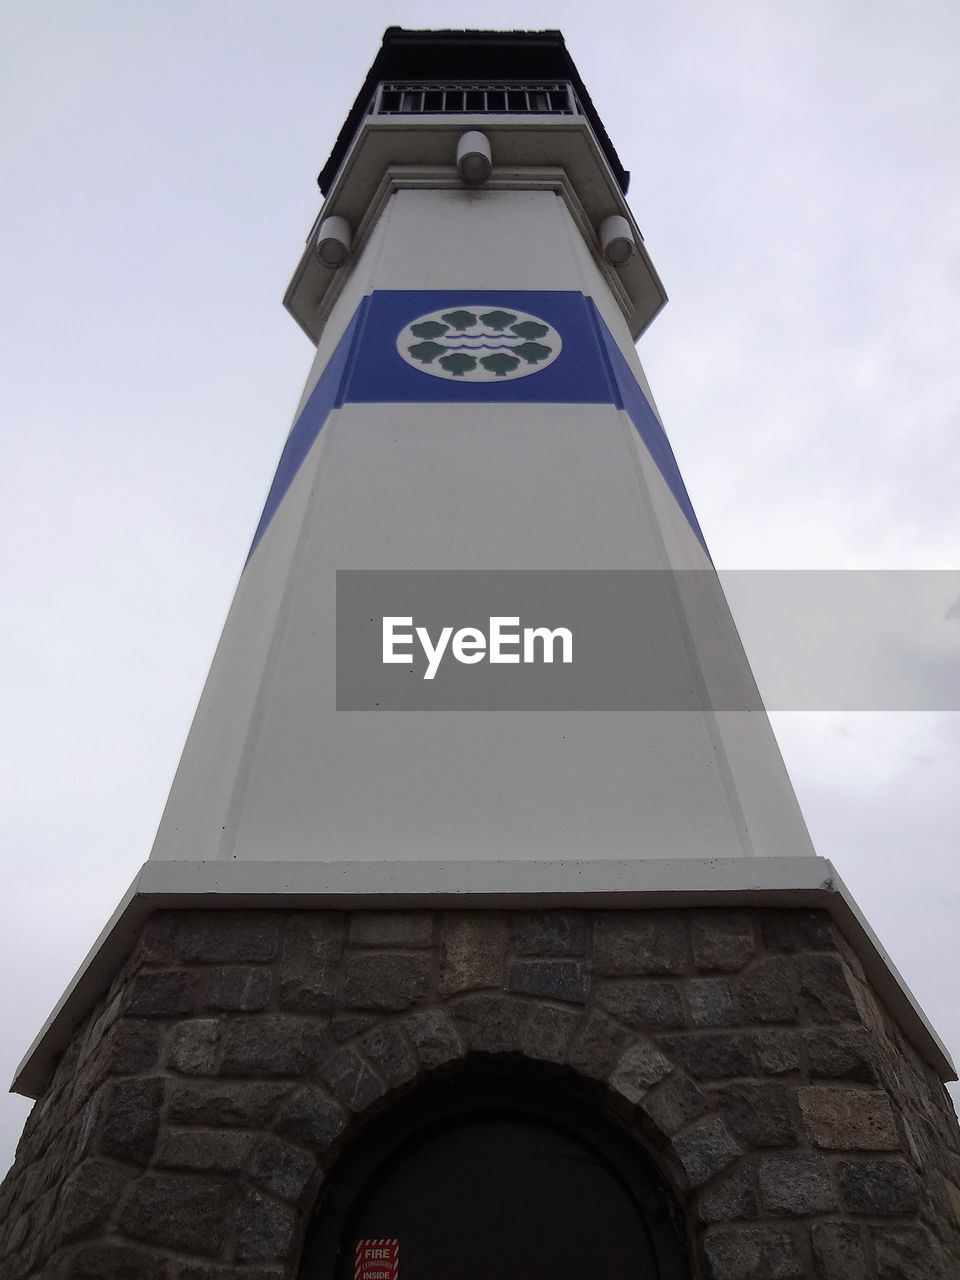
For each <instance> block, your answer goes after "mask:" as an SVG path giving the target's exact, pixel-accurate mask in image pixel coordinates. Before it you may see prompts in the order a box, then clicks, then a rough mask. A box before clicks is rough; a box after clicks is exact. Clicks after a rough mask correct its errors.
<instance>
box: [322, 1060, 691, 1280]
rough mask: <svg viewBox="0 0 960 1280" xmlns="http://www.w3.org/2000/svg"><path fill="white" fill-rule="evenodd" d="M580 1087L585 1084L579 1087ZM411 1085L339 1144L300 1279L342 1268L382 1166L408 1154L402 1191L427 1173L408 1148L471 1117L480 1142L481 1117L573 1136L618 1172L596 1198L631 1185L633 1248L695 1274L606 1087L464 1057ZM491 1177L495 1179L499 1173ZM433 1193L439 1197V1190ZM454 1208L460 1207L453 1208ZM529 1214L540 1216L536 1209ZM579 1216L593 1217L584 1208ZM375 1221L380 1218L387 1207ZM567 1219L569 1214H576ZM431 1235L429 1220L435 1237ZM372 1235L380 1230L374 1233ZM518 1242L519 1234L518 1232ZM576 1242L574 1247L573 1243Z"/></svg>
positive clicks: (670, 1212) (670, 1278)
mask: <svg viewBox="0 0 960 1280" xmlns="http://www.w3.org/2000/svg"><path fill="white" fill-rule="evenodd" d="M584 1084H586V1085H587V1087H586V1088H583V1087H580V1086H583V1085H584ZM409 1085H410V1087H408V1088H407V1089H405V1090H397V1091H394V1093H393V1095H392V1096H391V1097H390V1098H389V1101H388V1103H387V1105H381V1106H378V1107H373V1108H370V1109H369V1112H368V1113H367V1114H365V1115H359V1116H357V1117H355V1123H354V1124H353V1125H351V1126H350V1132H349V1133H348V1134H345V1135H344V1138H345V1141H344V1142H342V1143H341V1144H338V1145H339V1146H340V1151H339V1152H338V1154H337V1156H336V1158H334V1159H333V1160H332V1161H331V1163H330V1168H329V1170H328V1176H327V1178H326V1179H325V1183H324V1186H323V1187H321V1189H320V1196H319V1200H318V1203H317V1204H316V1205H315V1206H314V1208H313V1210H312V1211H311V1212H310V1215H309V1219H310V1220H309V1222H308V1224H307V1232H306V1240H305V1244H304V1250H303V1255H302V1260H301V1263H300V1267H301V1270H300V1271H299V1272H298V1275H302V1274H309V1275H311V1276H313V1275H314V1274H317V1275H321V1274H322V1275H324V1276H327V1275H329V1274H332V1273H333V1270H334V1267H335V1266H337V1265H339V1266H342V1265H343V1262H342V1259H341V1261H340V1262H339V1263H338V1262H337V1258H338V1251H339V1249H340V1248H341V1247H342V1246H343V1245H344V1244H345V1243H346V1240H347V1238H346V1237H345V1234H344V1233H345V1232H347V1230H348V1224H349V1222H350V1221H352V1220H355V1214H356V1212H358V1211H360V1212H362V1210H363V1206H364V1204H365V1203H366V1202H367V1200H368V1196H369V1192H370V1187H371V1186H373V1187H376V1186H377V1185H378V1182H379V1180H380V1179H381V1177H382V1176H383V1172H384V1170H385V1169H386V1170H389V1169H390V1168H391V1166H392V1165H393V1164H394V1163H395V1162H396V1161H399V1162H400V1163H401V1164H402V1163H403V1161H404V1160H407V1161H408V1168H407V1170H406V1171H405V1173H404V1177H403V1178H402V1179H401V1182H400V1183H399V1184H398V1186H399V1187H400V1188H402V1187H404V1186H405V1185H407V1182H406V1179H407V1177H408V1176H409V1174H410V1172H411V1170H412V1171H413V1173H414V1176H417V1174H419V1175H420V1176H421V1177H422V1176H423V1174H422V1167H421V1168H419V1169H418V1166H417V1161H416V1157H412V1156H410V1155H409V1154H405V1153H409V1152H410V1150H411V1148H413V1149H416V1148H417V1145H418V1143H420V1142H421V1141H422V1140H424V1139H427V1140H428V1141H433V1142H434V1143H435V1142H436V1139H437V1135H438V1134H440V1135H442V1134H443V1133H444V1131H445V1126H448V1125H450V1124H451V1123H452V1124H453V1125H454V1127H456V1126H457V1124H458V1123H459V1124H464V1123H465V1124H466V1125H467V1127H468V1128H471V1127H472V1130H473V1132H474V1134H479V1135H480V1136H481V1138H482V1137H483V1134H484V1133H486V1132H487V1131H486V1130H485V1129H484V1126H485V1125H486V1123H487V1120H486V1119H485V1117H490V1118H491V1119H493V1120H494V1122H495V1123H497V1124H498V1125H499V1126H500V1127H501V1128H503V1127H504V1126H505V1127H506V1129H507V1131H508V1132H509V1130H510V1128H511V1125H512V1124H515V1125H517V1126H519V1127H520V1128H521V1129H523V1128H528V1129H530V1130H532V1131H534V1130H535V1131H539V1132H550V1131H553V1132H554V1133H557V1134H561V1133H562V1134H564V1135H566V1136H565V1141H566V1142H570V1141H573V1142H574V1143H576V1144H578V1145H579V1146H581V1147H582V1148H584V1149H585V1150H591V1151H593V1152H594V1153H595V1159H593V1160H590V1161H587V1165H588V1166H589V1167H598V1168H602V1169H607V1170H608V1171H609V1174H610V1175H611V1176H612V1177H613V1181H612V1182H611V1183H610V1184H609V1190H608V1191H607V1192H606V1193H605V1197H604V1199H603V1200H602V1201H601V1202H600V1203H606V1200H607V1199H609V1197H610V1196H611V1195H616V1194H617V1188H618V1187H619V1188H624V1189H625V1190H624V1191H623V1195H624V1203H625V1204H626V1203H627V1202H628V1201H632V1204H633V1206H634V1208H633V1210H632V1211H631V1212H633V1213H636V1218H635V1219H634V1222H635V1224H636V1225H635V1227H634V1230H636V1231H638V1232H639V1233H640V1236H641V1237H642V1240H643V1241H646V1243H645V1244H644V1243H642V1241H641V1239H640V1238H638V1240H637V1245H636V1248H637V1249H640V1250H641V1251H642V1250H644V1249H649V1250H650V1258H649V1264H650V1265H651V1266H653V1267H656V1274H657V1275H658V1276H660V1277H662V1280H687V1277H689V1276H692V1275H693V1274H694V1272H693V1270H692V1267H691V1258H690V1249H689V1240H688V1236H687V1232H686V1230H685V1225H684V1223H683V1221H682V1215H681V1213H680V1206H679V1204H678V1203H677V1201H676V1198H675V1197H674V1195H673V1193H672V1191H671V1189H670V1188H669V1186H668V1185H667V1183H666V1180H665V1179H664V1178H663V1177H662V1175H661V1171H660V1169H659V1167H658V1165H657V1163H656V1162H655V1160H654V1159H653V1158H652V1157H651V1155H650V1152H649V1151H648V1150H647V1149H646V1147H645V1145H644V1144H643V1143H642V1142H640V1141H638V1140H637V1135H636V1134H635V1133H633V1132H631V1131H630V1130H629V1128H628V1127H627V1126H624V1125H622V1124H620V1123H618V1121H617V1118H616V1117H615V1115H614V1114H613V1112H612V1111H611V1109H610V1108H608V1107H605V1106H603V1105H602V1103H603V1100H604V1094H605V1091H604V1090H602V1089H599V1088H597V1086H596V1084H595V1082H592V1081H589V1082H588V1081H584V1079H583V1078H582V1077H579V1076H578V1075H577V1073H575V1072H572V1071H569V1070H567V1069H565V1068H562V1067H561V1068H557V1067H556V1066H555V1065H552V1066H548V1067H546V1068H545V1067H544V1064H543V1063H541V1062H538V1061H535V1060H531V1059H527V1058H525V1057H523V1056H522V1055H504V1054H494V1053H464V1054H463V1055H462V1056H458V1057H457V1058H456V1059H454V1060H452V1061H450V1062H448V1063H447V1064H445V1068H444V1069H442V1070H426V1071H423V1072H420V1073H418V1075H417V1076H416V1077H415V1078H414V1079H413V1080H412V1081H410V1082H409ZM370 1112H373V1113H375V1114H372V1115H371V1114H370ZM481 1131H482V1132H481ZM486 1141H487V1142H489V1141H490V1139H489V1138H487V1139H486ZM441 1145H442V1142H441ZM481 1145H483V1143H481ZM459 1158H460V1154H459V1153H458V1160H459ZM411 1161H412V1163H409V1162H411ZM457 1167H458V1168H460V1167H463V1166H461V1165H459V1164H458V1165H457ZM554 1167H555V1168H563V1167H565V1166H563V1165H562V1164H561V1165H560V1166H554ZM566 1167H568V1168H569V1167H570V1166H566ZM574 1167H575V1166H574ZM555 1176H556V1175H555V1174H554V1177H555ZM427 1180H428V1181H429V1178H428V1179H427ZM494 1182H495V1183H499V1178H495V1179H494ZM568 1183H569V1175H564V1177H563V1179H562V1181H561V1182H560V1183H557V1184H555V1191H556V1192H557V1193H558V1194H560V1195H562V1194H564V1193H566V1194H573V1193H572V1190H571V1189H570V1188H569V1186H568ZM445 1185H446V1184H444V1186H445ZM487 1185H488V1194H496V1192H495V1191H494V1187H493V1185H491V1184H489V1183H488V1184H487ZM436 1189H437V1190H439V1192H440V1194H441V1196H442V1194H443V1187H442V1186H441V1187H439V1188H436ZM525 1190H526V1188H525V1187H524V1188H523V1189H522V1190H520V1189H519V1188H518V1193H519V1194H520V1195H522V1194H524V1193H525ZM381 1195H382V1193H381ZM389 1203H390V1202H388V1203H387V1205H386V1208H387V1212H388V1214H389V1212H390V1208H389ZM514 1203H515V1201H514V1200H513V1199H512V1198H508V1200H507V1201H505V1204H506V1205H512V1204H514ZM588 1203H589V1197H588ZM451 1208H452V1209H453V1208H454V1206H451ZM594 1208H595V1209H596V1202H594ZM458 1210H459V1204H458V1205H457V1206H456V1208H455V1209H454V1212H456V1211H458ZM532 1211H533V1212H534V1213H535V1212H536V1208H535V1206H532ZM583 1212H584V1214H585V1215H586V1218H587V1220H589V1210H588V1205H587V1204H584V1208H583ZM508 1216H509V1215H508ZM628 1216H629V1215H628ZM376 1217H377V1220H378V1221H380V1222H382V1220H383V1219H382V1211H381V1210H378V1211H377V1214H376ZM569 1220H571V1221H572V1220H573V1216H572V1213H571V1215H570V1216H569ZM497 1221H498V1222H500V1221H501V1219H500V1218H498V1219H497ZM516 1221H517V1220H516V1219H514V1222H516ZM621 1225H622V1224H621ZM422 1226H423V1224H421V1227H422ZM432 1233H433V1228H432V1226H431V1227H430V1234H431V1237H432ZM367 1234H370V1235H373V1236H382V1235H383V1234H384V1233H383V1231H382V1230H370V1231H369V1232H368V1233H367ZM515 1238H516V1239H518V1240H522V1233H520V1235H518V1236H516V1237H515ZM570 1243H571V1246H572V1247H578V1244H577V1242H576V1241H575V1240H572V1241H571V1242H570ZM630 1256H631V1259H632V1265H633V1266H636V1265H637V1263H638V1259H637V1257H636V1256H635V1252H634V1251H633V1250H631V1252H630ZM303 1268H306V1271H304V1270H303ZM644 1273H645V1274H646V1269H645V1268H644Z"/></svg>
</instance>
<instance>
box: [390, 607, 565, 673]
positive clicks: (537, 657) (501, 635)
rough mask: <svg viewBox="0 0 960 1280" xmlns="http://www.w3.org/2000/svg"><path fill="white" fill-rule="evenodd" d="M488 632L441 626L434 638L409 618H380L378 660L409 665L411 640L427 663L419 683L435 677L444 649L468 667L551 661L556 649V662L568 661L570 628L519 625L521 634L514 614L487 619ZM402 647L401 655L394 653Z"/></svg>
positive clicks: (473, 628) (426, 629) (518, 621)
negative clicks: (380, 645) (488, 663)
mask: <svg viewBox="0 0 960 1280" xmlns="http://www.w3.org/2000/svg"><path fill="white" fill-rule="evenodd" d="M401 628H412V629H411V630H401ZM487 630H488V633H489V634H488V635H485V634H484V633H483V631H482V630H480V628H479V627H460V628H459V629H458V630H456V631H454V629H453V627H441V629H440V631H439V633H438V635H437V639H436V640H434V639H433V638H432V637H431V635H430V632H429V630H428V628H427V627H414V626H413V616H412V615H410V616H407V617H385V618H384V619H383V661H384V662H385V663H398V664H400V665H402V666H406V667H409V666H410V664H411V663H412V662H413V661H414V656H413V642H414V637H416V640H417V643H418V644H419V645H420V647H421V648H422V650H423V653H424V656H425V657H426V659H427V666H426V670H425V671H424V673H423V678H424V680H432V679H433V678H434V676H435V675H436V674H437V672H438V671H439V669H440V664H441V662H442V661H443V659H444V656H445V655H446V653H447V652H448V650H449V652H450V655H451V656H452V657H453V659H454V660H455V661H456V662H462V663H463V664H464V665H465V666H469V667H472V666H474V665H475V664H476V663H478V662H483V661H484V660H486V661H487V662H493V663H503V664H505V665H509V666H512V665H519V664H521V663H523V664H526V665H533V664H536V663H543V662H546V663H552V662H553V661H554V660H555V654H556V652H557V649H558V647H559V653H560V657H559V661H560V662H564V663H571V662H573V632H572V631H571V630H570V628H569V627H554V628H550V627H524V628H523V629H522V630H521V629H520V618H519V616H516V617H499V616H498V617H492V618H490V619H489V620H488V627H487ZM401 647H402V652H399V651H398V650H399V649H400V648H401ZM538 651H539V652H538Z"/></svg>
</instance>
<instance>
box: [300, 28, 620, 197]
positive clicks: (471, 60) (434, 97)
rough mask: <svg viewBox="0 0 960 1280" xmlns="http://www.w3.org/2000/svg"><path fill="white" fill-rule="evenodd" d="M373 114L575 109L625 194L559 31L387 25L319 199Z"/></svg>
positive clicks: (329, 163) (325, 172)
mask: <svg viewBox="0 0 960 1280" xmlns="http://www.w3.org/2000/svg"><path fill="white" fill-rule="evenodd" d="M571 94H572V95H573V96H574V99H575V101H573V102H571V100H570V95H571ZM374 109H376V110H377V111H378V112H381V113H393V112H396V113H401V112H411V113H417V114H434V113H436V114H442V115H450V114H463V115H478V114H485V113H486V112H488V111H489V112H494V111H495V112H497V113H498V114H499V113H504V112H518V113H523V114H525V115H526V114H534V115H536V114H558V113H564V112H568V111H573V110H579V112H580V113H581V114H582V115H584V116H586V118H587V120H588V121H589V122H590V127H591V128H592V129H593V132H594V135H595V136H596V139H597V142H598V144H599V146H600V149H601V151H602V152H603V154H604V156H605V158H606V160H607V163H608V164H609V166H610V169H611V170H612V172H613V176H614V178H615V179H616V181H617V182H618V183H619V185H620V189H621V191H623V192H626V190H627V186H628V184H629V181H630V175H629V173H627V171H626V170H625V169H624V167H623V165H622V164H621V163H620V159H619V157H618V156H617V153H616V151H615V150H614V148H613V143H612V142H611V141H610V139H609V138H608V136H607V131H606V129H604V127H603V122H602V121H601V119H600V117H599V115H598V114H597V111H596V108H595V107H594V105H593V103H592V102H591V101H590V95H589V94H588V93H587V90H586V88H585V86H584V83H583V81H582V80H581V79H580V75H579V73H578V72H577V68H576V66H575V65H574V62H573V59H572V58H571V57H570V54H569V53H568V52H567V46H566V45H565V44H564V41H563V36H562V35H561V33H560V32H559V31H405V30H404V29H403V28H402V27H388V28H387V30H386V31H385V32H384V35H383V43H382V45H381V46H380V51H379V53H378V54H377V56H376V59H375V61H374V64H373V66H372V67H371V68H370V70H369V71H368V72H367V77H366V79H365V80H364V82H363V87H362V88H361V90H360V92H359V94H358V95H357V99H356V101H355V102H354V104H353V106H352V107H351V109H350V114H349V115H348V116H347V118H346V120H345V122H344V125H343V128H342V129H341V130H340V135H339V137H338V138H337V141H336V143H335V144H334V148H333V150H332V151H331V153H330V158H329V159H328V160H327V163H326V164H325V165H324V166H323V169H322V170H321V172H320V175H319V177H318V179H317V181H318V182H319V184H320V190H321V191H322V192H323V194H324V195H326V194H327V192H328V191H329V189H330V186H331V184H332V182H333V180H334V178H335V176H336V174H337V171H338V170H339V168H340V166H341V164H342V163H343V160H344V157H345V156H346V154H347V151H348V150H349V148H350V144H351V142H352V141H353V138H354V136H355V134H356V132H357V130H358V128H359V127H360V123H361V121H362V120H363V118H364V116H365V115H367V114H368V112H370V111H371V110H374Z"/></svg>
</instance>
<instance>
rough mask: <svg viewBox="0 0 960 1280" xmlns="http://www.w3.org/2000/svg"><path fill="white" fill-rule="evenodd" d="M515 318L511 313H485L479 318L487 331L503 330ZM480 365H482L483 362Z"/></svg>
mask: <svg viewBox="0 0 960 1280" xmlns="http://www.w3.org/2000/svg"><path fill="white" fill-rule="evenodd" d="M516 318H517V317H516V316H515V315H514V314H513V312H512V311H485V312H484V313H483V315H482V316H481V317H480V319H481V320H482V321H483V323H484V324H485V325H486V326H487V328H488V329H505V328H506V327H507V325H508V324H511V323H512V322H513V321H514V320H516ZM480 363H481V364H483V361H482V360H481V361H480Z"/></svg>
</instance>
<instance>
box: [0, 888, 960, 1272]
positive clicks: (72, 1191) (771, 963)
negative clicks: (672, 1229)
mask: <svg viewBox="0 0 960 1280" xmlns="http://www.w3.org/2000/svg"><path fill="white" fill-rule="evenodd" d="M481 1059H482V1060H485V1062H487V1063H490V1062H494V1061H496V1062H500V1063H502V1064H503V1066H504V1069H505V1070H510V1069H513V1068H517V1067H519V1066H521V1065H525V1066H526V1069H527V1070H528V1072H542V1073H544V1078H546V1076H547V1075H548V1074H549V1075H551V1076H552V1077H553V1078H556V1079H562V1080H564V1081H566V1082H567V1083H568V1085H569V1086H571V1087H573V1088H576V1089H578V1090H579V1091H580V1092H581V1093H582V1095H583V1097H585V1098H588V1099H589V1100H590V1102H591V1105H592V1106H594V1107H595V1108H596V1109H597V1111H598V1112H603V1113H604V1114H606V1115H608V1116H609V1117H611V1119H612V1121H613V1122H614V1123H615V1124H617V1125H618V1126H619V1127H620V1128H622V1129H624V1130H626V1131H628V1132H629V1133H630V1134H631V1135H632V1136H633V1138H634V1139H635V1141H636V1142H637V1143H638V1144H639V1145H640V1146H641V1147H642V1148H643V1149H644V1150H645V1151H646V1152H648V1153H649V1155H650V1157H651V1158H652V1160H653V1161H654V1163H655V1164H656V1166H657V1168H658V1169H659V1171H660V1173H661V1175H662V1177H663V1179H664V1181H665V1182H666V1183H667V1185H668V1186H669V1188H670V1189H671V1192H672V1195H673V1197H674V1200H675V1203H676V1205H677V1209H678V1212H679V1213H680V1215H681V1216H682V1219H683V1221H684V1223H685V1229H686V1232H687V1237H688V1241H689V1253H690V1260H691V1261H690V1275H691V1277H710V1278H712V1280H801V1278H805V1277H810V1278H811V1280H949V1278H950V1277H952V1276H955V1275H958V1274H960V1132H958V1128H957V1123H956V1118H955V1116H954V1114H953V1110H952V1107H951V1104H950V1102H949V1099H948V1097H947V1095H946V1093H945V1091H944V1089H943V1087H942V1085H941V1083H940V1080H939V1078H938V1076H937V1074H936V1072H935V1071H934V1069H933V1068H932V1067H931V1066H929V1065H927V1064H926V1063H924V1062H922V1061H921V1059H920V1058H919V1056H918V1055H917V1053H916V1052H915V1050H914V1049H913V1048H912V1047H911V1046H910V1045H909V1044H908V1043H907V1042H906V1041H905V1039H904V1037H903V1035H902V1034H901V1032H900V1031H899V1029H898V1028H897V1026H896V1025H895V1024H894V1022H893V1021H892V1019H891V1018H890V1017H889V1016H888V1014H887V1012H886V1010H885V1009H884V1008H883V1006H882V1005H881V1004H880V1002H879V1000H878V999H877V997H876V996H875V994H874V993H873V991H872V989H871V988H870V986H868V984H867V982H866V981H865V978H864V972H863V969H862V967H861V965H860V962H859V960H858V959H857V957H856V956H855V955H854V953H853V952H852V950H851V949H850V947H849V946H848V945H847V943H846V942H845V941H844V940H843V938H842V937H841V936H840V934H839V933H838V931H837V929H836V927H835V925H834V924H833V923H832V921H831V918H830V916H829V914H828V913H826V912H824V911H816V910H803V909H760V908H757V909H743V910H726V909H708V908H702V909H701V908H690V909H678V910H645V909H633V910H626V911H614V910H596V911H593V910H575V909H571V910H563V911H507V910H482V911H463V910H434V911H406V910H405V911H395V910H375V911H359V910H355V911H329V910H316V911H301V910H263V909H249V910H243V911H232V910H208V911H204V910H170V911H161V912H158V913H157V914H155V915H154V916H153V917H152V918H151V919H150V920H149V921H148V922H147V924H146V925H145V927H144V928H143V931H142V933H141V936H140V938H139V940H138V942H137V944H136V946H135V948H134V950H133V952H132V954H131V955H130V957H129V959H128V960H127V962H126V964H125V966H124V967H123V968H122V970H121V971H120V972H119V973H118V975H117V977H116V979H115V981H114V983H113V986H112V988H111V990H110V992H109V993H108V995H107V996H106V997H105V998H104V999H103V1000H102V1001H101V1003H100V1004H99V1006H98V1007H97V1008H96V1009H95V1010H94V1011H93V1013H92V1014H91V1015H89V1016H88V1018H87V1019H86V1021H85V1022H84V1023H83V1024H82V1025H81V1026H80V1028H79V1029H78V1030H77V1032H76V1034H75V1035H74V1038H73V1040H72V1042H71V1043H70V1046H69V1048H68V1049H67V1051H66V1052H65V1053H64V1055H63V1057H62V1059H61V1060H60V1062H59V1064H58V1066H57V1068H56V1071H55V1073H54V1075H53V1078H52V1079H51V1080H50V1082H49V1084H48V1085H47V1087H46V1089H45V1091H44V1093H43V1094H42V1096H41V1097H40V1099H39V1101H38V1102H37V1104H36V1106H35V1108H34V1110H33V1112H32V1114H31V1116H30V1118H29V1120H28V1121H27V1124H26V1126H25V1129H24V1134H23V1138H22V1140H21V1142H20V1147H19V1150H18V1153H17V1159H16V1163H15V1164H14V1166H13V1169H12V1170H11V1171H10V1174H9V1175H8V1177H7V1179H6V1181H5V1182H4V1184H3V1189H2V1192H0V1222H2V1227H0V1241H2V1243H0V1258H2V1260H3V1261H2V1264H0V1276H2V1277H3V1280H8V1278H9V1280H29V1278H31V1277H43V1278H44V1280H67V1278H68V1277H69V1278H71V1280H73V1278H76V1280H79V1278H81V1277H88V1278H90V1280H94V1278H96V1280H111V1278H113V1280H240V1278H241V1277H246V1278H247V1280H293V1278H294V1277H295V1276H296V1275H297V1270H298V1259H299V1254H300V1249H301V1246H302V1242H303V1238H304V1233H305V1231H306V1228H307V1226H308V1224H309V1221H310V1218H311V1213H312V1209H313V1206H314V1204H315V1202H316V1199H317V1195H318V1191H319V1188H320V1186H321V1184H322V1182H323V1179H324V1176H325V1174H326V1173H327V1172H328V1171H329V1170H330V1169H331V1168H332V1166H333V1165H334V1164H335V1162H336V1161H337V1159H338V1157H339V1155H340V1153H341V1152H342V1151H344V1150H345V1149H347V1148H349V1147H350V1145H351V1143H352V1142H353V1140H354V1138H355V1137H356V1136H357V1135H358V1134H359V1133H360V1132H361V1131H362V1130H363V1129H364V1127H365V1126H366V1124H367V1122H368V1120H369V1119H370V1118H371V1117H374V1116H379V1115H381V1114H382V1113H385V1112H386V1111H387V1110H388V1109H389V1108H390V1106H391V1103H392V1102H393V1101H394V1100H395V1099H396V1098H398V1097H400V1096H401V1095H406V1094H409V1093H412V1092H413V1091H414V1090H416V1089H417V1088H418V1086H419V1085H420V1084H421V1083H423V1082H425V1081H426V1080H427V1079H428V1078H433V1077H434V1076H437V1075H439V1074H441V1073H444V1074H446V1075H448V1076H450V1077H452V1076H453V1074H454V1073H456V1072H463V1073H467V1072H470V1071H471V1068H472V1067H474V1066H476V1065H477V1064H479V1063H480V1061H481Z"/></svg>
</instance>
